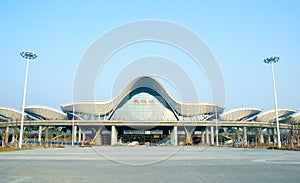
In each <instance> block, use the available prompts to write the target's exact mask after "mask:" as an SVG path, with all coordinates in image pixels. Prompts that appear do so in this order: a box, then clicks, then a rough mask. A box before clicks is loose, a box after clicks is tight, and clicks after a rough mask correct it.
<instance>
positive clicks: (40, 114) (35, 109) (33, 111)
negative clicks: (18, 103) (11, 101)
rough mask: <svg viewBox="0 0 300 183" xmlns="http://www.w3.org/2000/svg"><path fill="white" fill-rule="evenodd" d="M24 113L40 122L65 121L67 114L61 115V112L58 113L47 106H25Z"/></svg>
mask: <svg viewBox="0 0 300 183" xmlns="http://www.w3.org/2000/svg"><path fill="white" fill-rule="evenodd" d="M24 110H25V112H26V113H27V114H29V115H31V116H33V117H35V118H38V119H41V120H47V119H53V120H55V119H58V120H65V119H67V114H65V113H63V112H62V111H59V110H57V109H53V108H50V107H47V106H38V105H35V106H26V107H25V108H24Z"/></svg>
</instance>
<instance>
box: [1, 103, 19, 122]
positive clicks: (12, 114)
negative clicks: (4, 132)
mask: <svg viewBox="0 0 300 183" xmlns="http://www.w3.org/2000/svg"><path fill="white" fill-rule="evenodd" d="M0 116H2V117H4V118H5V119H8V120H15V121H17V120H21V118H22V113H21V111H18V110H17V109H14V108H11V107H5V106H0Z"/></svg>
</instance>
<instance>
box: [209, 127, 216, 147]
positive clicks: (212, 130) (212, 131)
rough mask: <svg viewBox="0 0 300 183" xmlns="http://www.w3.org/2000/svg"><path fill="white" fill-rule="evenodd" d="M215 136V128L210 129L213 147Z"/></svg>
mask: <svg viewBox="0 0 300 183" xmlns="http://www.w3.org/2000/svg"><path fill="white" fill-rule="evenodd" d="M214 136H215V135H214V127H213V126H211V127H210V138H211V139H210V140H211V144H212V145H213V144H215V137H214Z"/></svg>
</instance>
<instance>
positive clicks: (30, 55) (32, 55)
mask: <svg viewBox="0 0 300 183" xmlns="http://www.w3.org/2000/svg"><path fill="white" fill-rule="evenodd" d="M20 55H21V56H22V57H23V58H25V59H26V62H27V63H26V73H25V82H24V93H23V104H22V118H21V127H20V138H19V148H22V141H23V128H24V108H25V102H26V88H27V78H28V67H29V61H30V60H33V59H35V58H36V57H37V54H35V53H32V52H21V53H20Z"/></svg>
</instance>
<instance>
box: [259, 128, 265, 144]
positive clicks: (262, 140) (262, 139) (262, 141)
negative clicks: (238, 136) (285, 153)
mask: <svg viewBox="0 0 300 183" xmlns="http://www.w3.org/2000/svg"><path fill="white" fill-rule="evenodd" d="M264 143H265V140H264V134H263V132H262V129H261V130H260V144H264Z"/></svg>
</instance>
